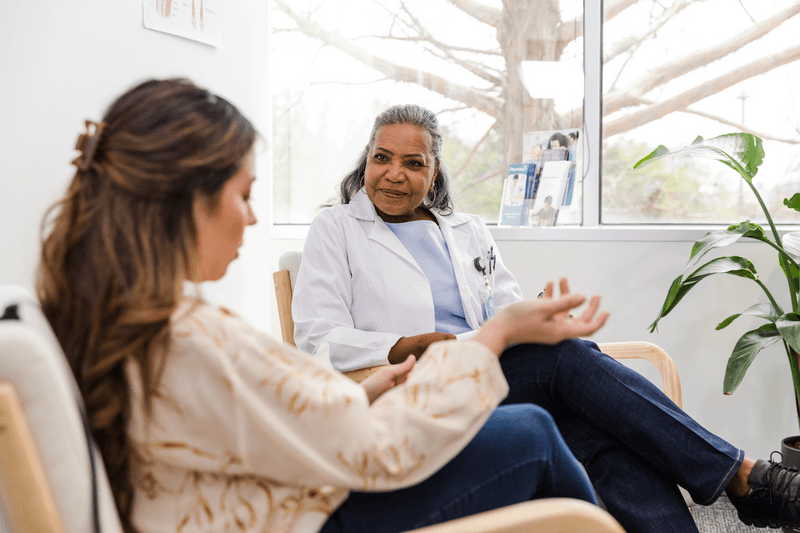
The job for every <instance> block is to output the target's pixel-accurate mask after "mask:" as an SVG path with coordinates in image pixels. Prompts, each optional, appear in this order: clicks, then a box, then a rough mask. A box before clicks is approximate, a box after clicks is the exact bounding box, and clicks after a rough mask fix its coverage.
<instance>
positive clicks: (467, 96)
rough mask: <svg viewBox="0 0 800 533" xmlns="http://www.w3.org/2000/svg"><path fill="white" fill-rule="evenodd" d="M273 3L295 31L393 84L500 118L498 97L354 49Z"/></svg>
mask: <svg viewBox="0 0 800 533" xmlns="http://www.w3.org/2000/svg"><path fill="white" fill-rule="evenodd" d="M275 4H276V5H277V6H278V7H279V8H280V9H281V11H283V12H284V13H286V14H287V15H289V16H290V17H291V18H292V19H293V20H294V21H295V23H296V24H297V26H298V29H299V30H300V31H302V32H303V33H305V34H306V35H308V36H310V37H314V38H316V39H319V40H321V41H322V42H323V43H325V44H327V45H329V46H333V47H335V48H338V49H339V50H341V51H342V52H344V53H346V54H347V55H349V56H351V57H353V58H354V59H356V60H358V61H360V62H361V63H363V64H365V65H367V66H368V67H370V68H373V69H375V70H377V71H378V72H381V73H383V74H385V75H387V76H389V77H391V78H393V79H395V80H396V81H400V82H407V83H415V84H417V85H420V86H422V87H424V88H426V89H429V90H432V91H435V92H437V93H439V94H441V95H442V96H444V97H446V98H450V99H452V100H456V101H458V102H462V103H464V104H466V105H468V106H470V107H474V108H475V109H477V110H479V111H482V112H484V113H486V114H487V115H489V116H492V117H494V118H496V119H500V118H501V117H502V116H503V100H502V99H501V98H497V97H494V96H489V95H487V94H486V93H485V92H483V91H481V90H479V89H475V88H473V87H467V86H465V85H461V84H458V83H455V82H452V81H450V80H448V79H445V78H443V77H441V76H438V75H436V74H433V73H430V72H425V71H423V70H419V69H416V68H411V67H405V66H402V65H398V64H396V63H393V62H391V61H389V60H387V59H384V58H382V57H380V56H377V55H375V54H372V53H371V52H368V51H366V50H363V49H361V48H358V47H356V46H354V45H353V44H352V43H350V42H349V41H348V40H347V39H345V38H343V37H342V36H340V35H339V34H338V33H336V32H333V31H329V30H326V29H324V28H322V27H321V26H320V25H319V24H317V23H316V22H314V21H312V20H310V19H309V18H307V17H304V16H302V15H300V14H298V13H296V12H295V11H294V10H293V9H292V8H290V7H289V6H288V5H287V4H286V2H285V1H284V0H275Z"/></svg>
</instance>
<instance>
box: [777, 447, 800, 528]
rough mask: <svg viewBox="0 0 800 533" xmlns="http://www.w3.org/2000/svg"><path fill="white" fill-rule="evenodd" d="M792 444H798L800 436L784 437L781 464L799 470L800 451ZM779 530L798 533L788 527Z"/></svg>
mask: <svg viewBox="0 0 800 533" xmlns="http://www.w3.org/2000/svg"><path fill="white" fill-rule="evenodd" d="M793 443H800V436H797V437H786V438H785V439H783V440H782V441H781V454H782V455H783V461H781V464H782V465H783V466H788V467H789V468H795V469H797V470H800V450H798V449H797V448H793V447H792V446H791V444H793ZM781 530H782V531H784V533H798V532H800V529H797V528H790V527H784V528H781Z"/></svg>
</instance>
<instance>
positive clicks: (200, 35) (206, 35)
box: [142, 0, 222, 48]
mask: <svg viewBox="0 0 800 533" xmlns="http://www.w3.org/2000/svg"><path fill="white" fill-rule="evenodd" d="M218 7H219V0H142V9H143V12H144V27H145V28H149V29H151V30H156V31H163V32H164V33H171V34H173V35H178V36H180V37H185V38H187V39H193V40H195V41H200V42H201V43H206V44H210V45H212V46H217V47H219V48H222V41H221V40H220V33H219V11H218Z"/></svg>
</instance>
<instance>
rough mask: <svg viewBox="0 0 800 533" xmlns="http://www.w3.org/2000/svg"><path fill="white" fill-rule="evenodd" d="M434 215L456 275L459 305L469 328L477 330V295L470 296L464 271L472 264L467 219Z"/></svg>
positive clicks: (457, 215)
mask: <svg viewBox="0 0 800 533" xmlns="http://www.w3.org/2000/svg"><path fill="white" fill-rule="evenodd" d="M434 214H435V215H436V219H437V220H438V221H439V227H440V228H441V230H442V235H443V236H444V241H445V242H446V243H447V249H448V251H449V252H450V261H451V262H452V263H453V272H454V273H455V275H456V281H457V282H458V289H459V292H460V293H461V304H462V306H463V307H464V313H465V315H466V316H465V318H466V319H467V323H468V324H469V325H470V326H472V327H473V328H477V327H479V325H480V321H479V320H478V317H477V316H476V314H475V307H474V306H475V303H476V301H475V298H477V296H478V295H477V294H472V290H471V289H470V286H469V283H468V281H467V272H466V271H465V269H466V268H467V263H470V264H471V263H472V258H471V257H469V244H470V240H471V239H472V237H471V236H470V234H469V232H468V231H466V229H468V228H469V224H468V222H469V219H468V218H467V217H465V216H463V215H459V214H457V213H455V214H453V215H449V216H446V217H445V216H441V215H439V214H438V213H434Z"/></svg>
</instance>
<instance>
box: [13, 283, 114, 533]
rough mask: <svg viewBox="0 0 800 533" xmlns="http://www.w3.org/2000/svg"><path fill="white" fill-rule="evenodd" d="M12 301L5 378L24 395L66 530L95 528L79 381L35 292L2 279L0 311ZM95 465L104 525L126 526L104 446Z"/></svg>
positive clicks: (108, 531)
mask: <svg viewBox="0 0 800 533" xmlns="http://www.w3.org/2000/svg"><path fill="white" fill-rule="evenodd" d="M9 306H16V310H15V312H13V313H12V312H9V313H7V314H6V318H5V319H4V320H0V382H9V383H11V385H13V386H14V388H15V389H16V391H17V394H18V395H19V399H20V403H21V404H22V408H23V411H24V412H25V418H26V420H27V422H28V425H29V427H30V431H31V435H32V437H33V440H34V443H35V445H36V448H37V451H38V453H39V457H40V459H41V462H42V465H43V467H44V470H45V474H46V475H47V479H48V481H49V483H50V487H51V490H52V492H53V498H54V499H55V503H56V507H57V508H58V511H59V514H60V515H61V520H62V523H63V524H64V530H65V531H66V532H67V533H86V532H89V531H92V530H93V526H92V483H91V469H90V467H89V453H88V448H87V443H86V437H85V434H84V430H83V423H82V420H81V416H80V411H79V407H78V401H79V400H78V399H79V398H80V394H79V392H78V389H77V385H76V383H75V380H74V378H73V376H72V372H71V371H70V369H69V365H68V364H67V361H66V359H65V357H64V355H63V352H62V351H61V347H60V345H59V344H58V341H57V339H56V337H55V335H54V334H53V331H52V329H51V328H50V325H49V324H48V322H47V319H46V318H45V317H44V315H43V314H42V312H41V309H40V308H39V305H38V302H37V301H36V299H35V298H34V297H33V295H32V294H31V293H30V292H28V291H26V290H24V289H22V288H21V287H17V286H13V285H0V316H2V315H3V312H4V311H6V310H7V309H8V308H9ZM15 316H16V317H17V318H15ZM95 450H96V448H95ZM95 465H96V470H97V481H98V500H99V509H100V524H101V528H102V531H103V532H104V533H118V532H121V531H122V528H121V526H120V523H119V516H118V515H117V510H116V507H115V505H114V499H113V496H112V494H111V489H110V487H109V484H108V477H107V475H106V470H105V467H104V466H103V464H102V459H101V458H100V453H99V451H96V453H95Z"/></svg>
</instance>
